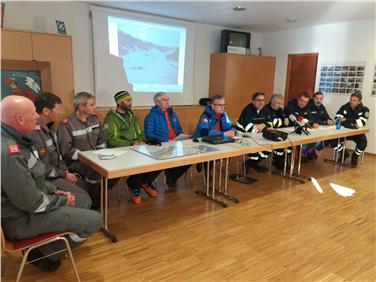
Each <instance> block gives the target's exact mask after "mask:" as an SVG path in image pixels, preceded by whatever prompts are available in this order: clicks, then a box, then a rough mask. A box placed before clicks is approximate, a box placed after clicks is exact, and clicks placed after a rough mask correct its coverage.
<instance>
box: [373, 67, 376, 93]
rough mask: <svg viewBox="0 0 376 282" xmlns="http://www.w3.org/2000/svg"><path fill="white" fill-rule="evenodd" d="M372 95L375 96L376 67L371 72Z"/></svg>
mask: <svg viewBox="0 0 376 282" xmlns="http://www.w3.org/2000/svg"><path fill="white" fill-rule="evenodd" d="M372 95H373V96H376V66H375V70H374V72H373V87H372Z"/></svg>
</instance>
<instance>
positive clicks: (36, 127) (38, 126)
mask: <svg viewBox="0 0 376 282" xmlns="http://www.w3.org/2000/svg"><path fill="white" fill-rule="evenodd" d="M34 130H38V131H39V130H42V128H41V127H40V125H39V124H37V125H36V126H35V127H34Z"/></svg>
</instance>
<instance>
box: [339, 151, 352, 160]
mask: <svg viewBox="0 0 376 282" xmlns="http://www.w3.org/2000/svg"><path fill="white" fill-rule="evenodd" d="M343 152H345V157H344V159H343V160H344V161H346V159H347V158H348V157H349V156H350V154H349V152H347V150H342V152H340V153H339V154H338V161H339V162H341V161H342V154H343Z"/></svg>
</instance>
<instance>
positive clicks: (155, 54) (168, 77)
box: [109, 17, 186, 92]
mask: <svg viewBox="0 0 376 282" xmlns="http://www.w3.org/2000/svg"><path fill="white" fill-rule="evenodd" d="M114 23H115V24H116V28H114ZM111 24H112V25H111ZM109 31H112V32H110V33H109V34H110V37H112V38H110V51H111V50H112V52H114V51H113V50H114V45H115V46H116V49H117V50H116V51H117V54H114V55H117V56H119V57H121V58H122V59H123V65H124V69H125V72H126V75H127V79H128V82H129V83H130V84H132V85H133V90H134V91H136V92H156V91H165V92H182V90H183V77H184V53H185V33H186V32H185V29H184V28H181V27H172V26H166V25H160V24H151V23H146V22H140V21H133V20H124V19H118V18H114V17H110V18H109ZM115 32H117V34H115ZM111 41H112V42H111ZM111 45H112V46H111Z"/></svg>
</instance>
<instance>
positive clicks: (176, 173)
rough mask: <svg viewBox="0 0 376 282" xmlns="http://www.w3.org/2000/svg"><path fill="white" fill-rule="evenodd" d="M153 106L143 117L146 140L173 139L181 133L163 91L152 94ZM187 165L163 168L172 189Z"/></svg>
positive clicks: (162, 140)
mask: <svg viewBox="0 0 376 282" xmlns="http://www.w3.org/2000/svg"><path fill="white" fill-rule="evenodd" d="M154 103H155V106H153V107H152V108H151V110H150V112H149V113H148V115H147V116H146V117H145V121H144V129H145V130H144V131H145V137H146V140H147V141H148V142H150V143H152V144H158V143H160V142H167V141H173V140H174V139H175V138H176V137H177V136H179V135H180V134H183V130H182V129H181V125H180V122H179V119H178V116H177V115H176V113H175V112H174V111H173V109H172V108H171V107H170V98H169V97H168V96H167V94H166V93H164V92H158V93H156V94H155V95H154ZM189 167H190V166H189V165H185V166H180V167H175V168H169V169H166V170H165V174H166V183H167V185H168V186H169V187H170V188H171V189H173V188H174V187H176V184H177V181H178V179H179V178H180V176H182V175H183V174H184V173H185V172H186V171H187V170H188V169H189Z"/></svg>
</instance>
